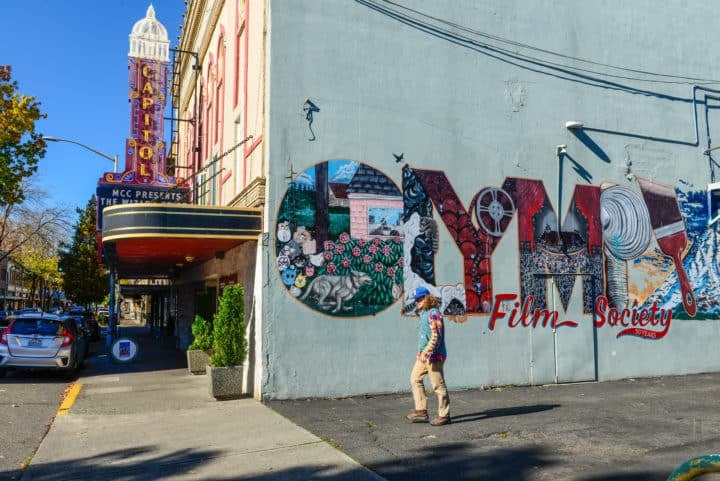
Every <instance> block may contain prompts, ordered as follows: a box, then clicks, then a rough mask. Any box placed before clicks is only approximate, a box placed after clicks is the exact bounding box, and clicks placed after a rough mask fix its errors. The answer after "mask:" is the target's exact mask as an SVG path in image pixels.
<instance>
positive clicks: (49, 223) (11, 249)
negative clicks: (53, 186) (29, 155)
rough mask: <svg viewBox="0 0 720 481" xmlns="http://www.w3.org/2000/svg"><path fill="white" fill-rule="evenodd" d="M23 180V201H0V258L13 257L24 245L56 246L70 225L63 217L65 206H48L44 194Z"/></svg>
mask: <svg viewBox="0 0 720 481" xmlns="http://www.w3.org/2000/svg"><path fill="white" fill-rule="evenodd" d="M22 184H23V185H22V190H23V192H25V194H27V198H26V199H25V201H23V202H22V203H20V204H6V205H0V261H1V260H3V259H5V258H6V257H9V258H11V259H12V258H14V257H15V255H16V254H18V251H19V250H20V249H22V248H23V247H24V246H25V245H28V246H33V245H45V246H47V245H53V246H56V245H57V243H58V239H59V238H60V237H61V236H62V235H63V234H64V233H65V232H67V231H68V230H69V229H70V228H71V226H70V224H69V223H68V222H67V220H66V219H67V218H68V217H69V216H68V212H67V209H64V208H60V207H49V206H47V205H46V204H45V202H44V200H43V199H45V198H46V197H47V195H46V194H45V192H44V191H42V190H40V189H38V188H37V187H35V186H34V185H33V184H32V182H31V181H30V180H28V179H25V180H24V181H23V183H22ZM48 243H50V244H48ZM54 250H55V249H52V251H54Z"/></svg>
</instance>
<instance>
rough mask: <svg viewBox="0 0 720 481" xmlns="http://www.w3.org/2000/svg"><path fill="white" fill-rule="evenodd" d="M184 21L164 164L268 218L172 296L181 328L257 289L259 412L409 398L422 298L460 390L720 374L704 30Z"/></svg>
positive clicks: (274, 13) (707, 26) (471, 1)
mask: <svg viewBox="0 0 720 481" xmlns="http://www.w3.org/2000/svg"><path fill="white" fill-rule="evenodd" d="M158 15H159V16H160V15H161V12H158ZM184 22H185V23H184V26H183V34H182V36H181V38H180V41H179V50H178V53H177V54H176V57H175V59H174V61H173V68H172V70H173V80H172V88H171V93H172V96H173V105H174V106H175V111H176V114H177V115H176V116H177V117H178V118H180V119H188V120H192V122H189V121H188V122H181V123H179V124H178V125H177V126H176V129H175V130H174V133H173V139H172V149H171V150H172V152H175V158H174V161H175V165H176V166H177V168H178V169H179V170H181V171H182V172H183V174H185V177H186V178H187V179H188V180H187V181H188V182H189V184H190V186H191V190H192V191H193V192H195V193H198V194H197V195H195V196H194V197H193V199H192V202H193V203H195V204H196V205H200V206H207V207H213V206H225V207H235V208H254V209H259V210H260V212H261V215H262V224H261V226H260V229H259V230H260V231H261V232H260V233H259V234H258V235H257V237H256V239H255V240H253V241H247V242H244V243H242V244H238V245H236V246H232V247H230V248H227V249H225V250H223V254H222V256H215V257H211V258H209V259H204V260H202V262H197V263H194V264H193V266H192V267H191V268H188V266H183V267H182V268H181V270H180V271H179V272H177V271H176V272H175V277H174V278H173V279H174V280H173V283H174V284H173V285H174V288H173V289H174V290H173V291H172V292H169V293H166V294H165V295H167V296H168V297H169V303H170V305H176V306H179V307H178V308H177V309H176V310H175V311H172V313H173V315H174V316H177V319H178V326H179V329H180V330H182V329H187V327H188V326H189V323H190V322H191V320H192V315H193V313H194V312H197V310H198V309H199V306H201V305H206V304H207V303H208V302H209V303H210V304H212V302H213V300H214V299H216V297H217V294H218V292H219V290H220V289H221V282H220V279H222V278H228V276H235V277H234V278H235V279H236V280H237V282H240V283H242V284H244V285H245V287H246V289H247V292H248V299H246V303H245V304H246V306H252V308H251V309H248V311H249V312H248V313H247V321H248V323H249V325H250V327H249V329H248V336H249V337H248V339H249V341H250V347H251V349H250V357H249V359H248V368H247V374H248V379H249V382H248V385H247V386H246V389H247V391H248V392H250V393H252V394H253V395H254V396H256V397H257V398H280V399H282V398H300V397H315V396H345V395H355V394H363V393H386V392H400V391H409V387H408V385H407V384H408V383H407V376H408V372H409V369H410V367H411V365H412V362H413V359H414V355H415V348H416V346H415V330H416V323H417V317H416V316H415V315H414V305H413V303H412V301H410V300H409V299H408V293H409V292H411V291H412V289H413V288H414V287H417V286H419V285H424V286H427V287H428V288H429V289H430V290H431V291H432V292H433V293H434V294H436V295H437V296H438V297H440V298H441V299H442V309H443V311H444V312H445V314H446V317H447V318H448V322H447V326H446V337H447V345H448V350H449V358H448V361H447V363H446V366H445V369H446V377H447V380H448V384H449V387H450V388H451V389H460V388H469V387H478V386H493V385H506V384H518V385H531V384H544V383H564V382H579V381H606V380H612V379H621V378H628V377H637V376H659V375H671V374H686V373H697V372H707V371H718V370H720V352H719V351H718V350H717V349H715V348H714V347H713V346H714V343H715V341H716V340H717V338H718V334H719V333H720V319H718V317H719V316H720V301H718V299H719V298H720V292H719V291H718V289H719V288H720V285H719V284H718V281H717V280H718V279H719V278H720V271H719V270H718V266H719V265H720V264H718V258H717V253H718V249H717V242H718V228H717V222H716V221H717V218H716V216H715V214H714V213H716V212H717V205H716V204H717V202H715V201H713V200H712V199H715V198H716V197H717V196H715V195H713V194H712V192H713V191H714V189H715V188H714V187H713V185H716V182H717V180H718V179H716V175H717V166H718V164H717V160H716V157H717V150H715V149H716V148H717V145H716V144H714V140H713V139H717V138H718V137H719V136H718V135H717V133H716V131H717V130H718V129H719V128H720V117H719V115H720V114H718V112H719V111H718V109H717V106H718V105H720V78H719V76H718V74H717V72H716V68H715V65H717V63H718V62H717V61H716V57H718V56H719V55H720V53H718V51H717V49H716V48H714V47H715V42H714V38H713V36H712V35H708V32H713V31H714V27H715V25H714V23H713V18H712V15H698V12H697V11H696V10H694V9H691V8H687V4H686V2H681V1H679V0H670V1H669V2H665V3H663V8H656V4H655V3H654V2H650V1H648V0H639V1H637V2H631V3H628V2H620V1H611V2H609V3H608V2H605V3H601V4H600V3H583V4H578V3H577V2H570V1H560V2H557V1H550V0H539V1H536V2H532V3H531V4H528V2H521V1H519V0H509V1H505V2H496V1H487V0H458V1H453V2H448V1H442V2H437V1H425V0H420V1H416V2H412V4H408V3H406V2H400V3H398V2H388V1H382V0H357V1H353V2H337V1H335V0H315V1H313V2H283V1H277V0H267V1H263V2H259V1H255V0H231V1H217V2H210V1H203V0H192V1H190V2H188V11H187V13H186V15H185V17H184ZM188 52H189V53H188ZM716 117H717V118H716ZM337 185H344V186H346V187H344V191H345V192H346V195H347V200H348V202H347V205H343V204H342V203H341V202H339V199H341V198H343V196H342V195H339V194H340V192H341V190H342V189H338V188H337V187H336V186H337ZM203 186H204V187H203ZM709 186H710V187H709ZM201 187H202V188H201ZM713 202H714V204H713ZM710 204H713V205H710ZM174 298H177V299H181V300H180V301H179V302H175V303H174V302H173V300H172V299H174ZM309 366H312V368H309ZM358 372H371V373H372V375H370V376H360V377H358V376H357V375H356V373H358Z"/></svg>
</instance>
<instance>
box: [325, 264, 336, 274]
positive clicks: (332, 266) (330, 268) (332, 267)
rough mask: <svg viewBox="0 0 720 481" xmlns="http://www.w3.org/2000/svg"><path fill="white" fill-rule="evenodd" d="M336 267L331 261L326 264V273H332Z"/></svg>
mask: <svg viewBox="0 0 720 481" xmlns="http://www.w3.org/2000/svg"><path fill="white" fill-rule="evenodd" d="M336 269H337V267H336V266H335V264H333V263H332V262H331V263H329V264H328V265H327V273H328V274H332V273H333V272H335V270H336Z"/></svg>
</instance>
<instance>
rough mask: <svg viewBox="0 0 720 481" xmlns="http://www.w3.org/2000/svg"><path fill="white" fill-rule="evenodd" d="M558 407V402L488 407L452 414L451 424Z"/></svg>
mask: <svg viewBox="0 0 720 481" xmlns="http://www.w3.org/2000/svg"><path fill="white" fill-rule="evenodd" d="M558 407H560V404H536V405H534V406H516V407H508V408H499V409H488V410H487V411H480V412H476V413H467V414H459V415H457V416H455V415H453V417H452V422H453V424H457V423H467V422H472V421H479V420H481V419H489V418H499V417H502V416H517V415H520V414H531V413H537V412H542V411H548V410H550V409H555V408H558Z"/></svg>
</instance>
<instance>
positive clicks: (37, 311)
mask: <svg viewBox="0 0 720 481" xmlns="http://www.w3.org/2000/svg"><path fill="white" fill-rule="evenodd" d="M20 314H42V309H40V308H39V307H24V308H22V309H18V310H16V311H15V312H13V315H14V316H18V315H20Z"/></svg>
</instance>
